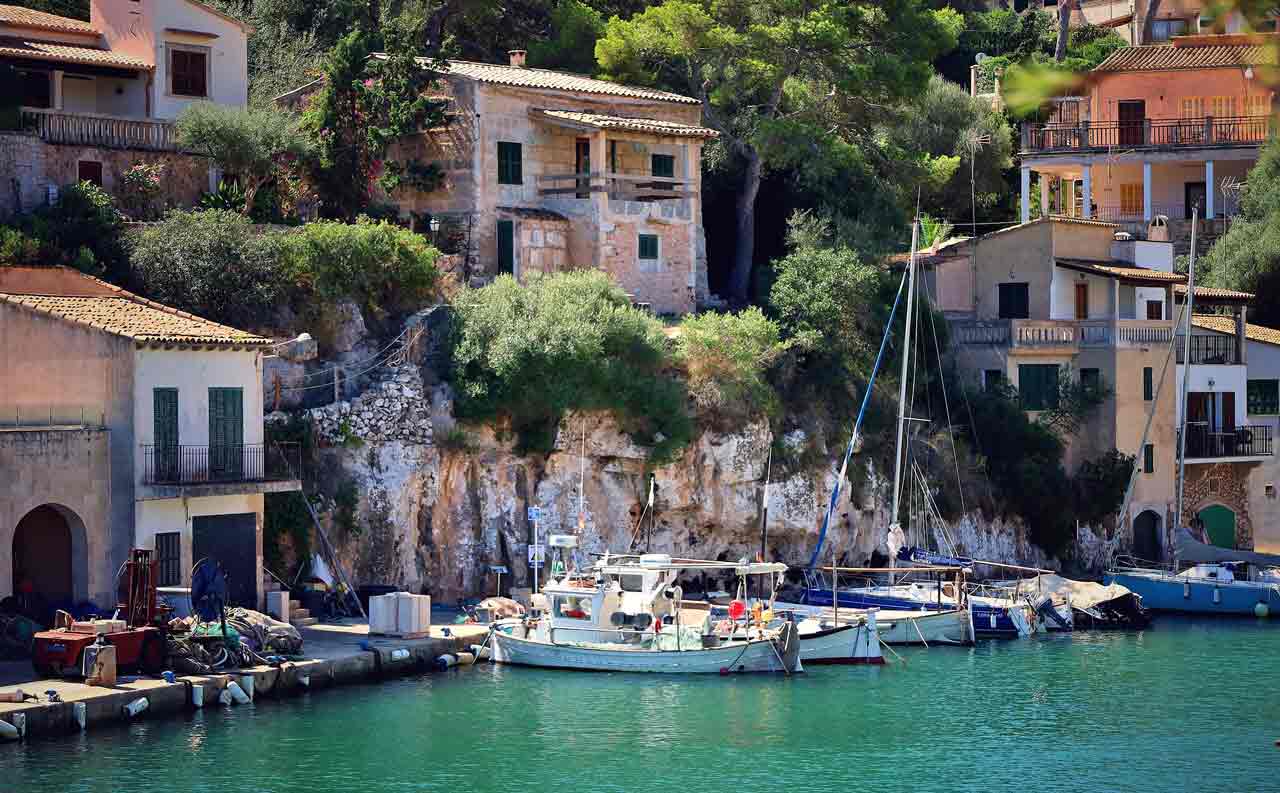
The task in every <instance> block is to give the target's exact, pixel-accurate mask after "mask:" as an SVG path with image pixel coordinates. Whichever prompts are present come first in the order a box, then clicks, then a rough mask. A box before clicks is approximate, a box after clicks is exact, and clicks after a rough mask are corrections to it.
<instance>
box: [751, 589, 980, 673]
mask: <svg viewBox="0 0 1280 793" xmlns="http://www.w3.org/2000/svg"><path fill="white" fill-rule="evenodd" d="M775 608H776V609H777V610H778V611H791V612H794V613H796V614H798V615H803V616H806V617H817V618H821V619H825V620H830V619H833V618H834V617H836V616H839V617H840V621H841V622H844V621H845V618H846V617H848V618H851V619H850V621H852V619H856V618H858V616H857V615H860V614H864V613H866V612H864V611H862V610H855V611H851V612H846V613H845V614H841V615H836V614H834V613H833V612H832V610H831V609H830V608H823V607H820V606H809V605H804V604H800V603H781V602H780V603H777V604H776V605H775ZM874 613H875V620H876V633H877V634H878V635H879V637H880V641H881V642H882V643H884V644H896V645H910V644H916V645H926V646H927V645H932V644H946V645H956V646H968V645H972V644H973V638H974V631H973V620H972V618H971V616H970V614H969V611H968V610H967V609H953V610H951V611H920V610H919V609H913V610H906V611H893V610H888V609H877V610H876V611H875V612H874ZM800 638H801V640H802V641H803V640H804V638H805V634H804V631H803V630H802V631H801V633H800ZM801 646H802V647H803V644H802V645H801ZM805 660H808V658H807V657H805Z"/></svg>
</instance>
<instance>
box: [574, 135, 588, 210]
mask: <svg viewBox="0 0 1280 793" xmlns="http://www.w3.org/2000/svg"><path fill="white" fill-rule="evenodd" d="M573 172H574V173H576V174H590V173H591V140H590V138H578V139H577V141H576V143H575V145H574V167H573ZM577 187H578V192H577V193H575V194H574V195H576V196H577V197H578V198H590V197H591V177H590V176H579V178H578V181H577Z"/></svg>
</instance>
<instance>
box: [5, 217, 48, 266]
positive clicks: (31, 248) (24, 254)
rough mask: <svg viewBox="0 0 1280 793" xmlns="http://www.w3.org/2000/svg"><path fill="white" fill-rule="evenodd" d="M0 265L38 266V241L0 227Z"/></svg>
mask: <svg viewBox="0 0 1280 793" xmlns="http://www.w3.org/2000/svg"><path fill="white" fill-rule="evenodd" d="M0 264H40V240H38V239H35V238H34V237H28V236H27V235H26V234H23V233H22V232H21V231H20V230H18V229H15V228H9V227H8V226H0Z"/></svg>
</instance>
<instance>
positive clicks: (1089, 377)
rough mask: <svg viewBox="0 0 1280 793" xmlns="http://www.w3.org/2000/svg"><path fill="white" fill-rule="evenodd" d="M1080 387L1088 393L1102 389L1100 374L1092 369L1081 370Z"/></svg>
mask: <svg viewBox="0 0 1280 793" xmlns="http://www.w3.org/2000/svg"><path fill="white" fill-rule="evenodd" d="M1080 385H1081V386H1083V387H1085V388H1087V389H1089V390H1090V391H1093V392H1097V391H1098V390H1099V389H1101V387H1102V372H1100V371H1098V370H1097V369H1093V368H1087V369H1081V370H1080Z"/></svg>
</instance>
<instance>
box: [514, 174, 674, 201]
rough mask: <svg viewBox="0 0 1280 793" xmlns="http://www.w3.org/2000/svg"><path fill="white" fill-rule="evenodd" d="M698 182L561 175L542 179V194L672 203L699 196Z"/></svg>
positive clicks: (651, 177)
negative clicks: (675, 200)
mask: <svg viewBox="0 0 1280 793" xmlns="http://www.w3.org/2000/svg"><path fill="white" fill-rule="evenodd" d="M696 187H697V185H696V183H695V182H692V181H689V180H687V179H674V178H671V177H666V176H638V175H630V174H620V173H612V172H610V173H603V172H600V171H593V172H591V173H585V172H584V173H558V174H543V175H541V176H539V177H538V194H539V195H542V196H555V197H563V198H588V197H590V195H591V194H592V193H608V195H609V198H611V199H614V200H621V201H669V200H672V199H680V198H691V197H693V196H696V195H697V194H698V191H697V189H696Z"/></svg>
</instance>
